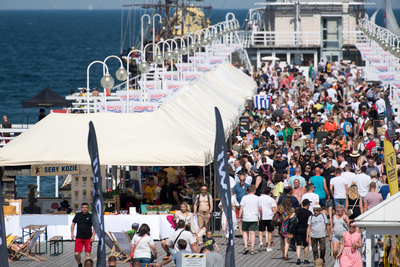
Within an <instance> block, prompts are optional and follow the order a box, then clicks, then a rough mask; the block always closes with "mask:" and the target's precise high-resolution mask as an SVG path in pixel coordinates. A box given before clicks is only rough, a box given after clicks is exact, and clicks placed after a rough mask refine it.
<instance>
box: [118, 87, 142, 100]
mask: <svg viewBox="0 0 400 267" xmlns="http://www.w3.org/2000/svg"><path fill="white" fill-rule="evenodd" d="M117 95H118V97H119V99H121V100H122V101H126V98H127V96H126V91H122V90H120V91H117ZM128 97H129V101H137V102H140V101H142V91H141V90H129V91H128Z"/></svg>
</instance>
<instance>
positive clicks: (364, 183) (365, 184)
mask: <svg viewBox="0 0 400 267" xmlns="http://www.w3.org/2000/svg"><path fill="white" fill-rule="evenodd" d="M354 182H355V183H356V185H357V190H358V193H359V194H360V196H362V197H365V195H366V194H368V191H369V184H370V183H371V177H370V176H369V175H366V174H365V173H360V174H358V175H356V176H355V177H354Z"/></svg>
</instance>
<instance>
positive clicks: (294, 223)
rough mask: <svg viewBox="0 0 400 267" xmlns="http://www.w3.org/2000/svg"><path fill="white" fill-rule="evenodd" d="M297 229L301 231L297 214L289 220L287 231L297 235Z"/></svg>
mask: <svg viewBox="0 0 400 267" xmlns="http://www.w3.org/2000/svg"><path fill="white" fill-rule="evenodd" d="M297 229H299V218H297V212H296V213H295V214H294V216H293V217H292V218H290V219H289V221H288V224H287V231H288V233H289V234H292V235H295V234H297Z"/></svg>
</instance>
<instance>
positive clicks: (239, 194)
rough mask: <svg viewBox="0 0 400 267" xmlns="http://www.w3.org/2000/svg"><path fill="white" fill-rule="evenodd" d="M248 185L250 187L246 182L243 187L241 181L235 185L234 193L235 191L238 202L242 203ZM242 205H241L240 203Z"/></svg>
mask: <svg viewBox="0 0 400 267" xmlns="http://www.w3.org/2000/svg"><path fill="white" fill-rule="evenodd" d="M247 187H249V185H248V184H244V188H242V187H241V186H240V183H238V184H235V186H234V187H233V190H232V193H234V194H235V195H236V199H237V201H238V203H240V202H241V201H242V197H243V196H245V195H247V192H246V190H247ZM239 207H240V205H239Z"/></svg>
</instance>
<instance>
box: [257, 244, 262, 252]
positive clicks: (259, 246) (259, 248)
mask: <svg viewBox="0 0 400 267" xmlns="http://www.w3.org/2000/svg"><path fill="white" fill-rule="evenodd" d="M262 249H263V243H260V245H258V252H261V251H262Z"/></svg>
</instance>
